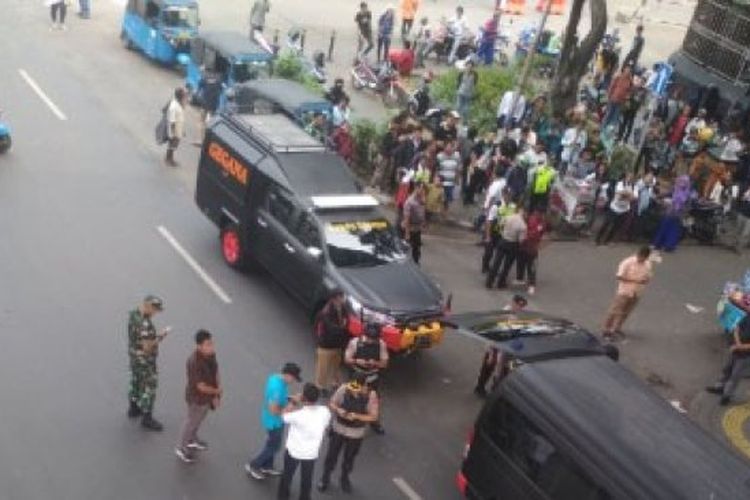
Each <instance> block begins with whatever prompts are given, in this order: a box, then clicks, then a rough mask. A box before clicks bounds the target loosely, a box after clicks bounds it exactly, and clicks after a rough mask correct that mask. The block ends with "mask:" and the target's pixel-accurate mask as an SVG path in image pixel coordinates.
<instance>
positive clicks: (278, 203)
mask: <svg viewBox="0 0 750 500" xmlns="http://www.w3.org/2000/svg"><path fill="white" fill-rule="evenodd" d="M268 212H269V213H270V214H271V215H272V216H273V218H274V219H276V220H277V221H279V223H281V225H282V226H284V227H286V228H287V229H288V230H289V231H290V232H291V231H293V228H292V223H293V220H292V216H293V215H294V204H293V203H292V201H291V200H290V199H289V198H287V197H286V196H285V195H284V194H283V193H281V192H280V191H279V190H277V189H273V188H271V192H270V193H269V194H268Z"/></svg>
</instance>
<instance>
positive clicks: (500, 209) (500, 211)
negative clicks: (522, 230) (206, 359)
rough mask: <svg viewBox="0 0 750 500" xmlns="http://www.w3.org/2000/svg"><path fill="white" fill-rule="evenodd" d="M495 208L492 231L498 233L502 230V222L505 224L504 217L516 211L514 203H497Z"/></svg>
mask: <svg viewBox="0 0 750 500" xmlns="http://www.w3.org/2000/svg"><path fill="white" fill-rule="evenodd" d="M496 210H497V216H496V217H495V220H494V221H492V232H493V233H496V234H500V232H501V231H502V230H503V224H505V218H506V217H508V216H509V215H513V214H514V213H516V204H515V203H506V204H505V205H498V206H497V208H496Z"/></svg>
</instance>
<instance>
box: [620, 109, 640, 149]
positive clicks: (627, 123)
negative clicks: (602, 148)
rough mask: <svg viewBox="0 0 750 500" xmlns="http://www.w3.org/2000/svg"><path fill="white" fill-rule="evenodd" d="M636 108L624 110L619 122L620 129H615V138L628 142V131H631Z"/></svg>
mask: <svg viewBox="0 0 750 500" xmlns="http://www.w3.org/2000/svg"><path fill="white" fill-rule="evenodd" d="M637 111H638V110H637V109H636V110H633V111H626V112H624V113H623V114H622V121H621V122H620V129H619V130H618V131H617V140H619V141H622V140H624V141H625V142H628V139H630V133H631V132H632V131H633V123H634V122H635V115H636V113H637Z"/></svg>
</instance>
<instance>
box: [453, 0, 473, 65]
mask: <svg viewBox="0 0 750 500" xmlns="http://www.w3.org/2000/svg"><path fill="white" fill-rule="evenodd" d="M468 24H469V23H468V22H467V21H466V18H465V17H464V8H463V7H461V6H460V5H459V6H458V7H456V15H455V16H453V17H452V18H451V19H450V21H448V27H449V29H450V34H451V36H452V37H453V45H452V46H451V54H450V56H448V63H449V64H453V62H454V61H455V60H456V51H458V46H459V45H461V40H462V39H463V37H464V35H465V34H466V31H467V30H468V29H469V28H468Z"/></svg>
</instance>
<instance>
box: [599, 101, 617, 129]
mask: <svg viewBox="0 0 750 500" xmlns="http://www.w3.org/2000/svg"><path fill="white" fill-rule="evenodd" d="M619 119H620V105H619V104H615V103H610V104H609V105H608V106H607V112H606V113H605V114H604V118H603V119H602V127H607V126H609V124H610V123H612V122H613V121H614V122H615V125H616V124H617V120H619Z"/></svg>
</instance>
